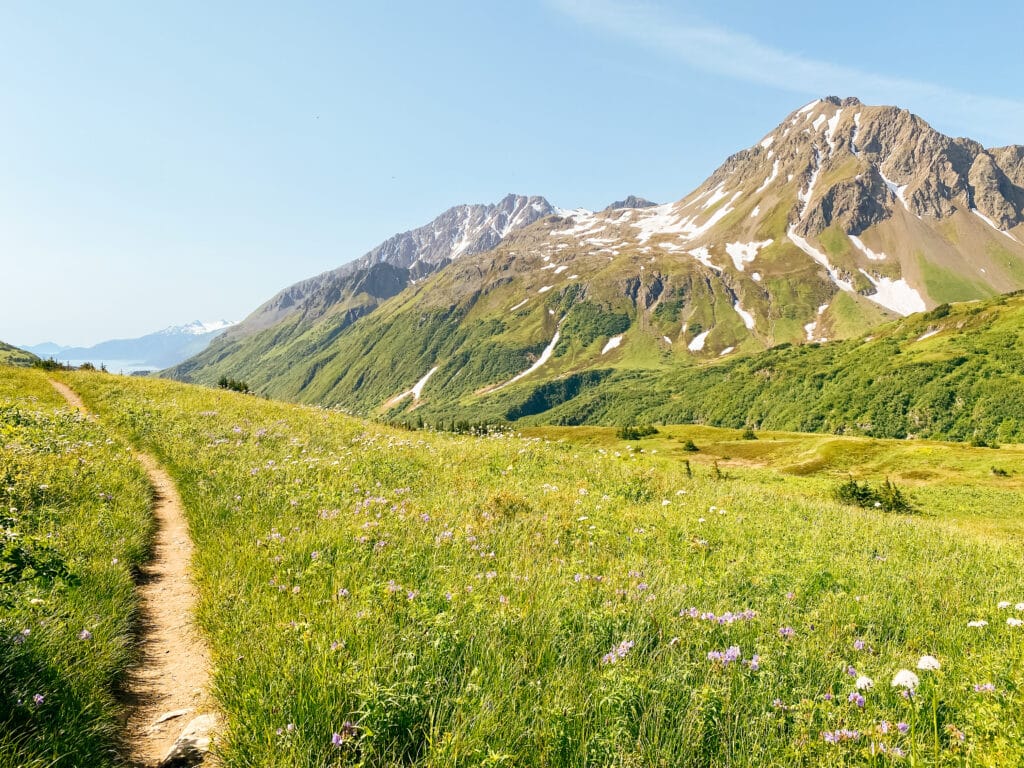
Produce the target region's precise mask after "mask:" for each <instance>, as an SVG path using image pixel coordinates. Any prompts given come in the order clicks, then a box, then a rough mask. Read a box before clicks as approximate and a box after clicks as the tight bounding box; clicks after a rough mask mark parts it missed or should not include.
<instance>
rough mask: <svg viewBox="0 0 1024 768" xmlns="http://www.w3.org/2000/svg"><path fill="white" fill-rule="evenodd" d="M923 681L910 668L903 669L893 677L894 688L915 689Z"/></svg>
mask: <svg viewBox="0 0 1024 768" xmlns="http://www.w3.org/2000/svg"><path fill="white" fill-rule="evenodd" d="M920 682H921V681H920V680H919V679H918V677H917V675H915V674H914V673H913V672H911V671H910V670H909V669H901V670H900V671H899V672H897V673H896V674H895V675H893V678H892V687H893V688H905V689H906V690H908V691H913V690H915V689H916V688H917V686H918V684H919V683H920Z"/></svg>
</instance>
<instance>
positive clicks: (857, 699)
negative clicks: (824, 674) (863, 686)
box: [846, 691, 864, 709]
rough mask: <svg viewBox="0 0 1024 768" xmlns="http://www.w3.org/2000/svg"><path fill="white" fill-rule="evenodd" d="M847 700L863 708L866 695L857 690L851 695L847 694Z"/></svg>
mask: <svg viewBox="0 0 1024 768" xmlns="http://www.w3.org/2000/svg"><path fill="white" fill-rule="evenodd" d="M846 700H847V701H848V702H850V703H851V704H856V705H857V706H858V707H860V708H861V709H863V708H864V697H863V696H861V695H860V694H859V693H857V692H856V691H853V692H852V693H851V694H850V695H849V696H847V697H846Z"/></svg>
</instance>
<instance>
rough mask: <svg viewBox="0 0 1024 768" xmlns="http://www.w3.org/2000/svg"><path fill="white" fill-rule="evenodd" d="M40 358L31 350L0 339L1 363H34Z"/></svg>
mask: <svg viewBox="0 0 1024 768" xmlns="http://www.w3.org/2000/svg"><path fill="white" fill-rule="evenodd" d="M38 360H39V358H38V357H36V356H35V355H33V354H32V353H31V352H26V351H25V350H23V349H18V347H12V346H11V345H10V344H4V343H3V342H2V341H0V365H32V364H33V363H35V362H37V361H38Z"/></svg>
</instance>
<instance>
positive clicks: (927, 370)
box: [417, 294, 1024, 443]
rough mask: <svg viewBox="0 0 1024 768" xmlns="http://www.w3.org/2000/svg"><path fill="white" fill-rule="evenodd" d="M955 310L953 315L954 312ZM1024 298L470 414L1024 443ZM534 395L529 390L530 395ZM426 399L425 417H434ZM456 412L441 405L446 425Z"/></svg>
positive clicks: (573, 383)
mask: <svg viewBox="0 0 1024 768" xmlns="http://www.w3.org/2000/svg"><path fill="white" fill-rule="evenodd" d="M947 313H948V314H947ZM1022 361H1024V294H1017V295H1013V296H1005V297H1001V298H998V299H992V300H989V301H985V302H976V303H968V304H960V305H955V306H952V307H940V308H938V309H936V310H934V311H932V312H930V313H924V314H922V315H915V316H912V317H909V318H907V319H906V320H902V321H900V322H898V323H894V324H892V325H890V326H886V327H883V328H880V329H879V330H878V331H877V332H876V333H875V334H874V335H873V336H869V337H865V338H864V339H858V340H850V341H839V342H830V343H828V344H821V345H806V346H796V347H793V346H786V345H784V346H781V347H777V348H775V349H771V350H768V351H766V352H762V353H759V354H756V355H752V356H750V357H745V358H736V359H732V360H724V361H721V362H716V363H713V364H710V365H706V366H703V367H699V368H694V367H690V368H681V369H677V370H674V371H671V372H669V373H658V374H655V373H649V372H644V371H629V370H621V369H620V370H615V371H612V372H610V375H608V376H607V377H606V378H603V379H601V384H600V386H596V385H595V384H594V383H593V382H591V381H588V380H586V379H585V378H583V377H575V378H574V377H569V378H567V379H563V380H562V381H559V382H553V383H550V384H542V385H540V386H535V387H533V388H531V389H530V390H529V391H523V392H522V393H521V394H520V393H518V392H517V393H513V392H510V393H509V394H508V395H506V396H505V398H504V399H503V400H502V402H499V403H490V402H487V401H486V400H482V401H480V402H479V403H478V404H476V405H475V406H471V407H467V408H466V409H465V411H462V417H463V418H469V419H473V420H480V421H489V420H492V419H494V420H499V419H523V420H525V421H526V422H528V423H553V424H585V423H605V424H621V423H629V422H649V423H654V422H657V423H665V424H677V423H705V424H712V425H718V426H727V427H744V426H754V427H763V428H767V429H783V430H799V431H808V432H809V431H815V432H830V433H845V434H862V435H872V436H876V437H897V438H903V437H908V436H918V437H929V438H935V439H952V440H965V441H970V440H975V441H985V442H990V443H991V442H1003V441H1012V442H1022V441H1024V362H1022ZM525 389H526V388H523V390H525ZM433 411H435V407H434V406H433V405H432V403H426V404H425V405H424V406H423V408H422V412H420V413H418V414H417V416H422V418H424V419H427V420H430V419H431V418H432V416H433V413H432V412H433ZM454 413H455V412H454V411H452V410H445V409H443V408H440V409H436V414H437V416H439V417H442V418H443V417H446V416H447V417H452V416H453V415H454Z"/></svg>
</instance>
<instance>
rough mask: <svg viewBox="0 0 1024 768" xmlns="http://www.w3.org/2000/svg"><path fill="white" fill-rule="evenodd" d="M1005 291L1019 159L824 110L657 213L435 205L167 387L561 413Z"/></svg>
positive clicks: (887, 113)
mask: <svg viewBox="0 0 1024 768" xmlns="http://www.w3.org/2000/svg"><path fill="white" fill-rule="evenodd" d="M1022 288H1024V147H1020V146H1011V147H1001V148H994V149H986V148H985V147H983V146H982V145H981V144H979V143H977V142H974V141H971V140H970V139H962V138H950V137H948V136H944V135H943V134H941V133H939V132H937V131H935V130H934V129H932V128H931V127H930V126H929V125H928V124H927V123H926V122H925V121H923V120H922V119H921V118H919V117H917V116H915V115H913V114H911V113H910V112H907V111H906V110H902V109H898V108H896V107H880V106H866V105H864V104H862V103H861V102H860V101H858V100H857V99H839V98H835V97H829V98H826V99H820V100H817V101H814V102H811V103H810V104H807V105H806V106H804V107H802V108H800V109H798V110H796V111H795V112H793V113H791V114H790V115H789V116H787V117H786V118H785V120H783V122H782V123H781V124H780V125H779V126H778V127H777V128H775V129H774V130H773V131H771V132H770V133H768V134H767V135H766V136H765V137H764V138H763V139H762V140H761V141H759V142H758V143H757V144H755V145H754V146H753V147H751V148H749V149H745V150H742V151H740V152H738V153H736V154H734V155H733V156H731V157H730V158H728V159H727V160H726V161H725V163H723V165H722V166H721V167H720V168H719V169H718V170H717V171H715V173H714V174H712V175H711V177H710V178H709V179H708V180H707V181H705V182H704V183H703V184H702V185H701V186H700V187H698V188H697V189H696V190H694V191H693V192H691V193H690V194H688V195H686V196H685V197H684V198H682V199H681V200H679V201H678V202H674V203H667V204H664V205H655V204H653V203H650V202H649V201H646V200H643V199H642V198H636V197H633V196H630V197H627V198H625V199H624V200H622V201H619V202H617V203H614V204H613V205H611V206H609V207H608V208H606V209H604V210H602V211H599V212H591V211H586V210H582V209H578V210H563V209H558V208H555V207H554V206H552V205H551V204H550V203H548V201H546V200H545V199H544V198H541V197H522V196H514V195H509V196H508V197H506V198H505V199H504V200H502V201H501V202H500V203H498V204H497V205H490V206H481V205H477V206H459V207H456V208H453V209H451V210H449V211H447V212H445V213H444V214H442V215H441V216H440V217H438V219H435V220H434V221H433V222H431V223H430V224H427V225H425V226H424V227H421V228H419V229H417V230H413V231H411V232H407V233H404V234H401V235H396V236H395V237H393V238H391V239H390V240H388V241H386V242H385V243H383V244H382V245H381V246H379V247H378V248H376V249H374V250H373V251H371V252H370V253H368V254H366V255H365V256H363V257H362V258H361V259H358V260H357V261H355V262H353V263H351V264H349V265H346V266H344V267H342V268H340V269H338V270H335V271H333V272H328V273H325V274H324V275H321V276H319V277H316V278H312V279H310V280H307V281H305V282H303V283H299V284H297V285H295V286H292V287H291V288H287V289H285V290H284V291H282V292H281V293H279V294H278V295H277V296H275V297H274V298H272V299H271V300H270V301H268V302H267V303H265V304H264V305H263V306H261V307H259V308H258V309H257V310H256V311H255V312H254V313H253V314H252V315H250V316H249V317H248V318H246V320H245V321H243V322H242V323H240V324H239V325H238V326H236V327H235V328H233V329H231V330H230V331H229V332H228V333H225V334H224V335H223V336H222V337H221V338H219V339H217V340H216V341H214V342H213V343H212V344H211V345H210V347H209V348H208V349H207V350H205V351H204V352H202V353H200V354H198V355H196V356H195V357H193V358H191V359H189V360H187V361H185V362H184V363H182V364H180V365H178V366H175V367H174V368H172V369H171V370H170V371H168V375H172V376H175V377H178V378H181V379H185V380H190V381H197V382H202V383H213V382H215V381H216V380H217V378H218V377H220V376H222V375H228V376H232V377H235V378H240V379H244V380H245V381H247V383H249V385H250V386H252V387H254V388H255V389H256V390H257V391H259V392H262V393H265V394H268V395H271V396H275V397H281V398H284V399H292V400H299V401H304V402H315V403H320V404H324V405H333V406H341V407H344V408H346V409H350V410H352V411H355V412H358V413H362V414H380V415H385V416H387V417H388V418H400V419H403V418H407V417H408V416H409V415H410V414H412V413H413V412H415V413H416V416H417V418H418V417H419V416H430V415H431V414H445V415H453V414H456V413H469V412H480V413H482V412H494V411H495V409H492V408H489V407H487V403H488V402H496V401H497V400H500V401H502V402H505V401H508V400H510V399H515V398H518V399H519V400H522V401H524V402H525V401H527V400H529V399H530V398H531V397H533V396H534V395H535V394H536V393H538V392H546V391H548V390H546V389H544V388H545V387H547V388H548V389H550V388H551V387H555V388H556V389H557V388H558V387H559V386H562V385H563V384H565V382H572V386H571V387H568V390H571V392H569V391H568V390H567V391H566V392H563V393H562V394H561V395H559V396H558V397H556V398H554V399H555V400H558V401H559V402H560V403H563V405H562V406H561V407H560V409H561V411H562V412H564V413H568V410H571V409H568V406H565V405H564V402H565V400H566V398H569V399H579V402H581V403H582V402H584V401H587V400H588V399H589V400H590V401H593V400H594V396H595V393H600V392H601V391H602V389H603V388H604V387H607V386H608V384H607V383H606V380H607V379H609V377H610V375H611V374H612V373H616V372H622V371H643V372H648V373H650V374H652V375H658V376H660V375H662V374H666V375H668V374H673V373H677V372H679V371H685V370H689V369H691V368H698V369H699V368H709V370H710V367H713V366H717V365H719V364H724V363H725V362H726V361H728V360H729V359H730V358H732V357H735V356H748V355H756V354H758V353H760V352H762V351H763V350H766V349H769V348H772V347H776V346H778V345H782V344H787V345H806V344H815V343H820V342H823V341H827V340H835V339H851V338H858V337H862V336H864V335H865V334H867V333H869V332H870V331H871V330H872V329H874V328H877V327H879V326H880V325H883V324H885V323H889V322H891V321H893V320H897V319H899V318H900V317H903V316H906V315H909V314H912V313H920V312H924V311H926V310H930V309H933V308H935V307H936V306H938V305H942V304H945V303H948V302H960V301H971V300H978V299H986V298H988V297H993V296H996V295H998V294H1003V293H1007V292H1011V291H1015V290H1020V289H1022ZM1014 317H1016V315H1014ZM559 382H562V384H559ZM566 386H567V385H566ZM666 391H669V392H670V390H666ZM643 394H644V393H643V391H637V392H636V393H635V395H636V397H642V396H643ZM680 394H681V393H680ZM663 396H664V395H663ZM538 397H539V396H538ZM545 397H546V395H545ZM543 399H544V398H543V397H542V398H541V400H543ZM538 409H539V410H538ZM567 409H568V410H567ZM527 410H529V411H530V415H531V417H534V418H542V417H543V416H542V415H541V414H542V413H543V410H544V409H543V408H541V407H540V406H539V405H537V404H536V403H535V404H534V405H533V406H531V407H530V408H528V409H527ZM501 412H502V413H506V414H512V415H513V416H514V415H515V414H516V413H517V411H516V409H515V408H508V409H504V410H502V411H501ZM598 413H600V415H598ZM554 415H555V414H554V413H553V412H552V413H551V416H552V417H554ZM611 417H612V414H609V413H608V412H607V411H602V410H601V409H600V408H597V407H596V406H595V407H594V408H592V409H591V410H590V411H589V412H588V411H584V410H579V409H577V410H573V411H572V416H571V419H572V421H574V423H578V422H581V421H587V420H588V419H590V418H594V419H598V418H600V419H602V420H608V419H609V418H611ZM508 418H511V416H508ZM566 418H568V417H566Z"/></svg>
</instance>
